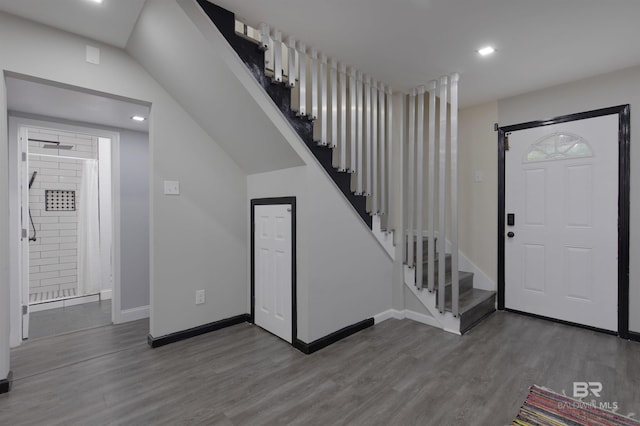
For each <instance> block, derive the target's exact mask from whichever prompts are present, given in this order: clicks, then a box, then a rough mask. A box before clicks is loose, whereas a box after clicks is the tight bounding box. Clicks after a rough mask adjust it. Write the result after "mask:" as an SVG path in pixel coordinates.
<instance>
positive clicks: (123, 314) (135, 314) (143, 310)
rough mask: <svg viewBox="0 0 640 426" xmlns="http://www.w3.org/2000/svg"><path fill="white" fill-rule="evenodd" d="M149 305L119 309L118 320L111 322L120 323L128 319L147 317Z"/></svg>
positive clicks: (134, 319)
mask: <svg viewBox="0 0 640 426" xmlns="http://www.w3.org/2000/svg"><path fill="white" fill-rule="evenodd" d="M149 311H150V308H149V305H146V306H139V307H137V308H131V309H123V310H122V311H120V318H119V321H118V322H115V321H114V322H113V323H114V324H122V323H124V322H129V321H137V320H140V319H144V318H149Z"/></svg>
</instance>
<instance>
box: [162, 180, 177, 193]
mask: <svg viewBox="0 0 640 426" xmlns="http://www.w3.org/2000/svg"><path fill="white" fill-rule="evenodd" d="M164 195H180V182H178V181H177V180H165V181H164Z"/></svg>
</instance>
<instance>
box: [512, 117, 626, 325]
mask: <svg viewBox="0 0 640 426" xmlns="http://www.w3.org/2000/svg"><path fill="white" fill-rule="evenodd" d="M505 207H506V214H507V218H505V223H507V226H506V228H505V232H506V234H507V235H505V239H506V241H505V307H506V308H508V309H514V310H518V311H523V312H528V313H533V314H537V315H542V316H545V317H550V318H555V319H560V320H564V321H570V322H573V323H577V324H582V325H587V326H591V327H597V328H601V329H605V330H611V331H617V329H618V322H617V320H618V313H617V312H618V311H617V302H618V115H617V114H613V115H606V116H601V117H595V118H589V119H583V120H576V121H571V122H567V123H562V124H555V125H550V126H541V127H535V128H530V129H525V130H519V131H516V132H512V133H511V134H510V135H509V150H508V151H506V152H505ZM509 214H512V215H513V219H514V223H513V225H511V226H510V225H509V222H510V220H509Z"/></svg>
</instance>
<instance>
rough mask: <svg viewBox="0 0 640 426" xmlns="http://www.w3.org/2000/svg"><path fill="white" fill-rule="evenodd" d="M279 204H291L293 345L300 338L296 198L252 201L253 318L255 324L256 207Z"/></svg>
mask: <svg viewBox="0 0 640 426" xmlns="http://www.w3.org/2000/svg"><path fill="white" fill-rule="evenodd" d="M277 204H289V205H290V206H291V344H293V342H295V341H296V339H297V338H298V306H297V296H296V293H297V291H296V288H297V280H296V276H297V275H296V270H297V262H296V197H274V198H254V199H252V200H251V223H250V227H249V229H251V318H250V322H251V323H252V324H255V323H256V322H255V309H256V268H255V266H256V265H255V261H256V259H255V243H256V241H255V232H256V229H255V223H256V222H255V211H256V210H255V207H256V206H268V205H277Z"/></svg>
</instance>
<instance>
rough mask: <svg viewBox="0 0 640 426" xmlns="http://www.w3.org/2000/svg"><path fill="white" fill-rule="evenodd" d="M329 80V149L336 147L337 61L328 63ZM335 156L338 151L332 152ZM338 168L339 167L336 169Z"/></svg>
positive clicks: (332, 60)
mask: <svg viewBox="0 0 640 426" xmlns="http://www.w3.org/2000/svg"><path fill="white" fill-rule="evenodd" d="M329 65H330V69H331V78H330V83H329V87H330V89H331V138H330V140H329V141H328V142H329V146H331V148H337V147H338V142H339V139H338V125H339V124H340V123H339V122H338V61H336V60H335V59H331V62H330V64H329ZM334 151H335V152H336V155H339V154H340V150H339V149H336V150H334ZM338 168H339V167H338Z"/></svg>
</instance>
